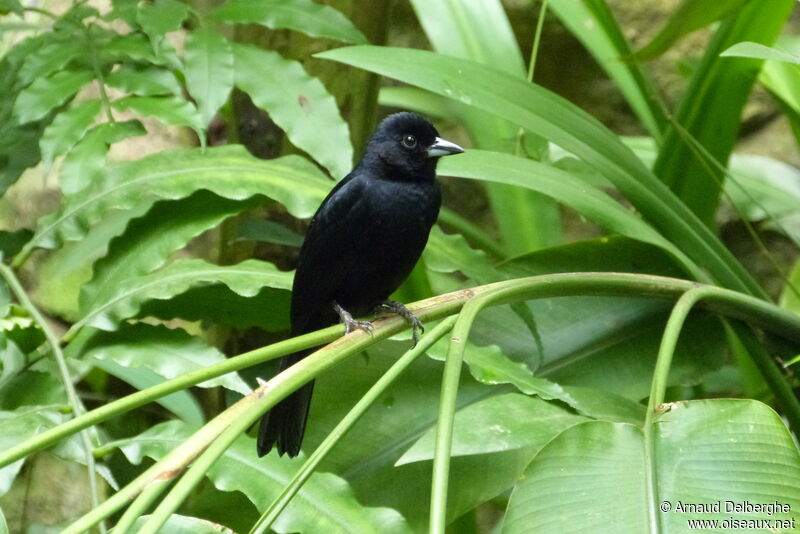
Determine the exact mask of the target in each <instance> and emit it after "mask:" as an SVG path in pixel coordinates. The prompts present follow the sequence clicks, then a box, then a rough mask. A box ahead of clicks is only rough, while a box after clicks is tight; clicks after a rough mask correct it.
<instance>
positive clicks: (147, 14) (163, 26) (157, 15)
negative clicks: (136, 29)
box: [136, 0, 189, 39]
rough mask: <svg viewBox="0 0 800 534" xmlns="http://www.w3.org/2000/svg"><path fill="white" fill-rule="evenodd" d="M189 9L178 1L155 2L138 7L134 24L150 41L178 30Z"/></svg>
mask: <svg viewBox="0 0 800 534" xmlns="http://www.w3.org/2000/svg"><path fill="white" fill-rule="evenodd" d="M188 14H189V7H188V6H187V5H186V4H184V3H183V2H179V1H178V0H155V2H152V3H146V4H144V5H142V6H140V7H139V10H138V12H137V13H136V22H138V23H139V25H140V26H141V27H142V29H143V30H144V31H145V33H147V34H148V35H149V36H150V37H151V38H152V39H158V38H160V37H163V36H164V34H166V33H168V32H172V31H175V30H178V29H180V27H181V25H182V24H183V21H184V19H186V16H187V15H188Z"/></svg>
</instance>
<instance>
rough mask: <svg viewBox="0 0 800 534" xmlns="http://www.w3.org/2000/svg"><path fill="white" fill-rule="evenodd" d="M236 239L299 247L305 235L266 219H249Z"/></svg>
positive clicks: (238, 232)
mask: <svg viewBox="0 0 800 534" xmlns="http://www.w3.org/2000/svg"><path fill="white" fill-rule="evenodd" d="M235 240H236V241H245V240H250V241H260V242H262V243H274V244H276V245H286V246H289V247H299V246H300V245H302V244H303V236H301V235H300V234H298V233H296V232H293V231H292V230H289V229H288V228H286V227H285V226H283V225H280V224H278V223H276V222H272V221H268V220H266V219H249V220H247V221H244V222H242V224H241V225H240V226H239V228H238V231H237V234H236V239H235Z"/></svg>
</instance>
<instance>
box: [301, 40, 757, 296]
mask: <svg viewBox="0 0 800 534" xmlns="http://www.w3.org/2000/svg"><path fill="white" fill-rule="evenodd" d="M317 57H323V58H327V59H334V60H336V61H340V62H343V63H347V64H350V65H353V66H356V67H360V68H365V69H367V70H370V71H373V72H377V73H379V74H383V75H386V76H392V77H395V78H398V79H401V80H403V81H405V82H407V83H410V84H412V85H417V86H419V87H422V88H424V89H428V90H430V91H433V92H435V93H439V94H443V95H445V96H448V97H449V98H453V99H457V100H460V101H462V102H467V103H470V104H471V105H474V106H476V107H479V108H481V109H483V110H485V111H489V112H491V113H494V114H497V115H499V116H501V117H503V118H504V119H506V120H508V121H511V122H514V123H516V124H518V125H519V126H522V127H523V128H525V129H527V130H531V131H536V132H537V133H539V134H540V135H542V136H543V137H545V138H547V139H551V140H552V141H553V142H554V143H556V144H558V145H560V146H561V147H563V148H565V149H566V150H568V151H570V152H572V153H573V154H575V155H576V156H578V157H579V158H581V159H583V160H584V161H585V162H586V163H588V164H589V165H591V166H592V167H594V168H596V169H597V170H598V171H599V172H600V173H601V174H602V175H603V176H604V177H605V178H607V179H608V180H610V181H612V182H613V183H614V184H615V185H616V186H617V188H618V189H619V191H620V192H621V193H622V194H623V195H624V196H625V197H626V198H627V199H628V200H629V201H630V202H631V203H632V204H633V205H634V207H635V208H636V209H638V210H639V211H640V212H641V213H642V214H643V215H644V217H645V218H646V219H647V220H649V221H650V222H651V223H652V224H653V225H654V226H656V228H657V229H658V230H659V231H660V232H661V233H662V234H663V235H664V236H665V237H666V238H667V239H668V240H670V241H671V242H673V243H674V244H675V245H677V246H678V248H680V249H681V250H682V251H684V252H685V253H686V254H687V255H689V257H690V258H691V259H692V260H693V263H694V264H695V265H694V266H693V267H692V273H693V276H697V277H699V278H704V277H705V276H706V275H705V274H703V273H701V271H700V269H699V267H698V266H699V265H702V266H703V269H705V270H707V271H708V273H710V274H711V276H713V277H714V279H715V280H717V281H718V282H719V283H721V284H723V285H725V286H726V287H730V288H732V289H737V290H742V291H746V292H748V293H751V294H755V295H763V291H762V290H761V289H760V288H759V286H758V284H757V283H756V282H755V281H754V280H753V279H752V277H751V276H750V275H749V274H748V273H747V271H745V269H744V268H743V267H742V266H741V264H740V263H739V262H738V261H737V260H736V258H735V257H734V256H733V255H732V254H731V253H730V251H729V250H728V249H727V248H725V246H724V245H722V243H720V241H719V240H718V239H717V238H716V237H715V236H714V235H713V234H712V233H711V232H710V231H709V229H708V228H706V227H705V226H704V225H703V224H702V223H701V222H700V221H699V220H698V219H697V217H696V216H694V214H693V213H692V212H691V211H690V210H689V209H687V208H686V206H685V205H684V204H683V203H682V202H681V201H680V200H678V199H677V198H676V197H675V196H674V195H673V194H672V193H671V192H670V191H669V190H668V189H667V188H666V187H664V185H663V184H662V183H661V182H660V181H659V180H658V179H657V178H656V177H655V176H654V175H653V174H652V173H651V172H650V171H649V170H648V169H647V168H646V167H645V166H644V165H643V164H642V162H641V161H640V160H639V159H638V158H637V157H636V156H635V155H634V154H633V153H632V152H631V151H630V149H628V148H627V147H625V146H624V145H623V144H622V143H621V142H620V141H619V139H618V138H617V137H616V136H615V135H614V134H613V133H611V132H610V131H609V130H608V129H607V128H605V127H604V126H603V125H601V124H600V123H599V122H598V121H597V120H595V119H594V118H592V117H590V116H589V115H588V114H586V113H585V112H583V111H581V110H580V109H578V108H576V107H575V106H574V105H572V104H570V103H569V102H567V101H566V100H564V99H563V98H561V97H559V96H557V95H554V94H552V93H550V92H549V91H546V90H545V89H542V88H540V87H538V86H536V85H534V84H529V83H526V82H525V81H524V80H520V79H517V78H515V77H513V76H509V75H506V74H505V73H503V72H501V71H498V70H495V69H492V68H489V67H485V66H482V65H478V64H476V63H473V62H470V61H463V60H459V59H456V58H451V57H444V56H441V55H437V54H433V53H431V52H426V51H422V50H411V49H398V48H390V47H369V46H352V47H346V48H338V49H335V50H329V51H326V52H322V53H320V54H317ZM451 159H455V158H451ZM445 161H446V160H445ZM443 163H444V162H443ZM443 166H444V165H443Z"/></svg>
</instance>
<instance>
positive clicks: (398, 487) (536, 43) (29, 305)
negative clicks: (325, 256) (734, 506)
mask: <svg viewBox="0 0 800 534" xmlns="http://www.w3.org/2000/svg"><path fill="white" fill-rule="evenodd" d="M397 4H398V5H396V6H395V7H394V11H392V12H391V13H390V11H389V10H388V8H387V7H386V5H384V4H383V3H381V2H369V1H361V0H336V1H330V2H326V3H324V4H323V3H316V2H314V1H312V0H225V1H220V2H210V3H209V2H201V1H199V0H197V1H191V2H182V1H179V0H154V1H138V0H112V2H111V3H110V5H109V6H105V7H102V8H100V7H93V6H94V3H93V2H84V1H81V2H74V3H72V4H69V5H63V6H62V5H60V4H58V3H56V2H53V5H50V3H49V2H45V3H44V4H43V5H42V6H37V7H31V6H32V4H29V2H27V1H24V0H0V194H2V195H3V198H2V199H0V222H2V225H3V226H2V228H3V230H2V231H0V258H2V259H3V262H2V263H0V277H1V280H0V423H2V430H0V534H5V533H7V532H26V533H28V532H30V533H34V532H44V531H48V532H49V531H50V530H46V529H48V528H51V529H55V530H56V531H63V532H69V533H76V534H77V533H81V532H95V531H99V532H105V531H107V530H109V529H112V528H113V532H114V533H115V534H122V533H126V532H140V533H155V532H170V533H181V532H193V533H204V532H220V531H225V532H227V531H235V532H253V533H255V532H279V533H283V532H302V533H325V534H329V533H343V534H354V533H381V534H383V533H413V532H430V533H433V534H443V533H446V532H447V533H453V534H472V533H475V534H477V533H490V532H491V533H495V532H497V533H500V532H502V533H504V534H520V533H529V532H530V533H533V532H548V533H558V534H561V533H573V532H574V533H579V532H600V533H603V532H611V533H615V534H616V533H631V534H641V533H643V532H648V533H676V532H685V531H687V530H688V528H689V527H688V524H687V521H688V520H691V519H707V520H718V521H719V522H720V523H721V525H718V526H716V527H712V528H716V531H720V532H725V531H728V530H731V531H733V530H735V527H734V526H731V524H728V525H727V526H726V525H725V524H722V522H723V521H726V520H727V521H730V520H731V519H736V520H745V521H746V520H770V521H772V522H773V523H771V525H770V528H773V529H774V531H777V532H789V531H794V530H796V529H798V528H800V526H798V525H792V524H791V523H792V521H800V450H798V447H797V441H796V439H797V435H798V432H800V401H799V400H798V395H797V390H798V387H800V384H798V379H797V377H796V376H795V367H797V365H799V364H800V357H798V356H797V354H798V348H800V316H798V313H799V312H800V292H799V289H798V288H800V263H795V264H794V266H792V262H795V260H796V256H797V247H798V246H800V230H799V228H800V227H798V225H797V220H798V217H799V216H800V171H798V170H797V169H796V168H795V167H793V166H791V165H789V164H787V163H785V162H782V161H777V160H775V159H772V158H770V157H766V156H763V155H752V154H747V153H744V152H743V151H741V150H740V145H739V141H740V140H741V138H742V137H743V123H744V122H745V121H744V119H743V116H745V113H746V105H747V104H748V102H752V101H753V98H754V94H755V95H760V96H759V98H761V99H766V98H769V99H770V102H769V104H768V105H769V106H771V108H770V109H774V110H775V111H773V112H771V118H770V120H776V119H780V120H786V121H787V122H788V125H789V126H788V127H787V131H789V132H791V133H789V134H786V135H795V136H796V139H795V143H800V100H798V97H797V95H798V94H800V75H799V74H798V73H799V72H800V71H799V70H798V65H800V48H798V47H797V44H798V41H797V39H796V37H793V35H792V32H791V26H790V23H789V22H788V21H789V18H790V15H791V14H792V10H793V9H795V5H796V2H795V1H794V0H773V1H771V2H770V6H769V9H765V8H764V3H763V2H757V1H753V0H751V1H745V0H683V2H676V3H675V7H674V10H673V11H672V13H671V14H670V15H669V16H668V17H664V19H663V20H661V21H659V24H657V26H658V29H656V30H654V31H653V33H652V36H651V38H650V39H649V40H648V42H646V43H645V42H638V43H636V44H632V43H631V42H629V41H628V38H627V37H626V36H628V35H629V32H628V31H626V30H627V28H626V27H624V25H621V24H620V23H619V22H618V20H619V19H618V17H617V16H616V14H615V12H614V11H613V10H612V9H611V8H610V7H609V6H608V5H606V3H605V1H604V0H569V1H566V0H564V1H561V0H559V1H552V2H549V3H548V2H547V1H544V2H529V3H525V2H522V3H519V2H515V3H514V6H508V5H506V6H504V5H502V4H501V2H500V0H480V1H479V2H478V1H475V2H467V1H463V2H462V1H456V0H449V1H444V0H443V1H440V2H432V1H429V0H412V1H411V2H408V3H407V4H408V5H405V4H406V3H404V2H398V3H397ZM401 4H402V5H401ZM518 4H522V7H520V5H518ZM512 7H513V9H512ZM523 8H524V9H523ZM395 11H397V12H402V13H405V14H406V15H412V14H413V15H415V19H414V21H413V22H409V21H408V20H405V21H403V20H402V17H397V18H396V19H395V17H394V16H393V15H392V13H394V12H395ZM512 12H513V13H514V14H515V17H518V16H519V13H520V12H522V13H523V14H524V17H525V18H524V20H522V21H519V20H516V19H513V20H510V19H509V14H510V13H512ZM512 22H513V23H514V24H512ZM401 23H402V24H406V25H407V26H413V28H412V30H409V28H408V27H405V30H408V31H417V32H419V33H420V35H421V34H423V33H424V36H425V37H426V38H427V42H428V43H429V44H430V46H429V47H428V48H429V49H428V50H425V49H422V48H424V47H423V46H420V47H416V48H411V47H406V46H403V47H400V46H394V44H395V43H394V42H393V41H392V38H391V34H392V32H389V31H388V30H389V29H394V26H393V25H395V24H396V25H397V27H398V28H400V25H401ZM548 25H549V26H551V27H558V28H560V29H562V30H564V29H565V30H566V31H568V32H570V33H571V34H572V36H573V37H572V38H573V39H577V41H579V42H580V43H581V44H582V46H583V47H584V48H585V50H586V51H587V52H588V53H589V54H591V56H593V57H594V59H595V61H596V64H597V65H596V66H594V67H592V68H595V69H602V71H603V72H604V76H607V78H608V80H610V82H611V84H613V87H614V91H615V94H617V95H619V98H620V99H622V100H624V102H625V105H626V106H627V107H626V110H625V111H624V112H625V113H628V115H629V116H630V117H632V120H633V121H634V122H635V125H634V129H635V131H637V132H639V133H640V134H641V135H639V136H637V137H631V136H625V135H620V134H618V133H615V131H613V130H612V129H611V128H609V127H608V126H606V125H605V124H604V122H601V120H599V119H598V118H596V117H594V116H593V115H592V114H590V113H589V112H587V111H585V110H584V109H582V108H581V107H580V106H578V105H576V104H574V103H572V102H571V101H570V100H568V99H567V98H565V96H563V95H559V94H558V92H557V91H555V90H552V89H548V88H545V87H544V86H543V85H540V84H538V83H537V81H538V80H539V74H538V73H539V72H540V69H541V68H542V62H543V61H544V60H545V59H547V58H544V57H543V54H544V53H545V52H544V51H543V50H544V48H545V45H546V44H547V39H548V35H550V34H549V33H548ZM520 28H523V29H520ZM400 29H401V30H402V29H403V28H400ZM698 32H701V33H703V34H704V35H706V37H707V39H701V42H702V43H703V48H702V49H700V50H698V52H697V55H696V57H694V58H692V59H693V60H687V61H679V60H677V59H674V58H675V56H674V55H673V56H669V54H670V52H671V51H674V50H676V49H678V48H679V47H680V46H681V43H682V42H683V40H685V39H690V38H695V37H696V36H697V35H698ZM387 33H388V35H389V37H390V38H389V39H388V41H387ZM523 35H524V36H526V38H527V39H528V42H523V41H525V39H523V38H522V37H521V36H523ZM394 39H396V40H397V42H403V43H404V45H407V44H408V43H409V42H413V39H409V40H405V41H404V40H402V39H398V38H397V36H395V37H394ZM523 50H524V51H525V54H523ZM528 51H530V56H529V59H526V55H527V53H528ZM669 57H672V58H673V59H669ZM653 60H657V61H660V62H662V64H668V65H669V68H670V69H671V71H677V70H680V71H681V72H683V73H684V74H685V76H686V80H685V89H684V90H681V91H680V92H679V93H678V94H677V95H676V96H675V97H674V98H672V99H665V98H664V97H663V96H662V95H663V93H664V88H663V87H661V86H660V79H659V78H658V77H656V76H654V75H653V74H652V70H651V69H650V68H649V65H650V63H649V62H651V61H653ZM551 61H552V58H551ZM555 63H556V65H558V66H559V69H561V70H563V71H565V72H566V71H567V70H569V69H581V68H583V67H586V68H588V67H587V63H586V61H584V63H580V62H576V63H572V62H571V61H567V60H561V59H559V58H557V59H556V60H555ZM380 80H383V82H380ZM767 95H768V96H767ZM668 100H671V101H669V102H667V101H668ZM379 105H382V106H384V108H403V109H410V110H416V111H419V112H422V113H425V114H427V115H429V116H431V118H433V119H434V120H436V121H437V124H439V125H440V126H441V127H442V129H447V130H449V132H452V133H454V134H455V135H456V137H457V138H459V137H460V139H458V140H459V142H461V141H462V140H463V141H464V144H465V145H467V146H468V147H469V148H468V150H467V152H466V153H465V154H463V155H460V156H456V157H453V158H446V159H444V160H443V161H442V162H441V164H440V167H439V174H440V175H441V176H442V177H443V178H442V181H443V182H445V183H446V185H447V188H446V192H447V193H448V194H447V195H446V201H447V202H446V206H445V208H444V209H443V211H442V214H441V216H440V224H439V225H438V226H436V227H434V229H433V231H432V233H431V238H430V241H429V243H428V247H427V249H426V251H425V253H424V255H423V258H422V260H421V261H420V263H419V264H418V266H417V268H416V269H415V270H414V272H413V274H412V276H411V277H410V279H409V280H408V281H407V282H406V283H405V284H404V286H403V287H402V288H401V289H400V290H399V291H398V294H397V295H396V298H397V299H399V300H402V301H404V302H407V303H409V308H410V309H412V311H414V312H415V313H417V314H418V316H419V317H420V319H422V320H423V321H424V322H425V324H426V333H425V335H424V336H423V337H422V340H421V342H420V344H419V345H418V346H416V347H414V348H411V343H410V337H411V336H410V332H408V331H407V325H406V324H405V322H404V321H403V320H401V319H400V318H398V317H383V318H379V319H377V320H376V322H375V326H376V329H375V332H374V334H373V335H369V334H366V333H364V332H360V331H359V332H355V333H353V334H351V335H350V336H348V337H347V338H345V339H344V340H342V341H341V342H339V343H335V344H332V345H328V346H325V347H324V348H322V349H320V350H319V351H317V352H316V353H314V354H312V355H311V356H309V357H308V358H306V359H305V360H303V361H302V362H301V363H300V364H298V365H296V366H294V367H292V368H291V369H289V370H287V371H286V372H284V373H281V374H280V375H278V376H274V370H275V366H274V365H273V363H274V362H273V360H275V359H276V358H279V357H280V356H282V355H285V354H289V353H292V352H295V351H297V350H300V349H303V348H308V347H314V346H319V345H320V344H324V343H328V342H330V341H333V340H335V339H338V338H339V337H341V335H342V334H343V327H342V326H335V327H331V328H327V329H325V330H321V331H319V332H314V333H311V334H307V335H304V336H300V337H297V338H292V339H286V338H287V334H286V331H287V328H288V312H289V310H288V307H289V296H290V295H289V291H290V289H291V284H292V272H291V270H289V268H290V267H291V266H292V263H293V261H294V260H293V258H294V257H295V254H296V247H297V246H298V244H299V243H300V235H301V234H302V232H303V229H304V223H303V222H302V221H303V220H305V219H307V218H308V217H310V216H311V215H312V214H313V213H314V210H315V209H316V208H317V206H318V205H319V203H320V202H321V201H322V199H323V198H324V196H325V194H326V193H327V192H328V191H329V190H330V188H331V186H332V185H333V183H334V181H333V180H332V179H340V178H342V177H343V176H344V175H345V174H346V173H347V172H348V171H349V169H350V168H351V167H352V163H353V158H354V156H357V154H358V153H359V152H360V150H361V148H362V147H363V144H364V140H365V135H366V132H367V131H369V130H370V129H371V128H372V126H373V125H374V124H375V120H376V118H377V117H378V114H379V112H381V113H382V112H383V111H385V109H379ZM620 113H623V112H620ZM603 119H606V120H607V119H608V118H607V117H603ZM159 132H160V133H161V134H160V135H161V137H159V136H158V135H159ZM164 132H170V133H171V135H172V137H171V138H170V137H167V136H166V135H165V134H164ZM145 136H146V137H145ZM140 138H141V139H145V140H147V142H146V143H142V144H135V143H138V142H139V141H141V139H140ZM220 145H224V146H220ZM143 147H144V148H143ZM256 156H258V157H256ZM331 178H332V179H331ZM476 191H477V193H476ZM475 197H477V203H476V199H475ZM465 199H466V200H465ZM35 217H38V220H36V221H35V223H34V221H33V219H34V218H35ZM734 226H735V227H736V228H740V229H741V232H740V233H741V234H742V235H739V236H738V237H736V238H735V239H731V238H730V236H728V235H727V232H726V230H727V229H729V228H731V227H734ZM587 228H588V230H587ZM576 236H578V237H576ZM743 236H744V237H743ZM774 242H779V243H780V244H781V251H782V252H781V253H780V254H779V253H777V252H776V251H775V250H774V249H773V248H772V247H771V246H770V245H769V243H774ZM742 244H744V245H745V246H746V247H750V248H754V249H756V250H757V251H758V253H757V256H758V261H757V262H755V263H754V262H752V261H749V260H748V262H747V264H746V265H745V264H744V263H743V261H742V254H741V253H740V252H739V251H740V250H741V246H742ZM784 249H791V252H790V253H787V252H785V250H784ZM754 265H756V267H755V268H754ZM765 273H766V274H765ZM257 377H260V378H264V379H267V378H268V380H267V381H266V382H264V381H261V380H258V379H257ZM315 377H316V379H317V386H316V390H315V394H314V403H313V405H312V410H311V415H310V418H309V422H308V430H307V434H306V439H305V442H304V448H303V452H304V455H301V456H300V457H298V458H295V459H288V458H279V457H278V456H277V455H275V454H274V453H273V454H270V455H267V456H266V457H264V458H257V456H256V446H255V439H254V438H253V437H251V436H252V435H253V431H252V425H253V424H254V423H255V422H256V421H258V419H259V418H260V417H261V415H262V414H263V413H264V412H265V411H266V410H268V409H269V408H270V407H271V406H273V405H275V404H276V403H277V402H278V401H280V400H281V399H282V398H284V397H285V396H286V395H288V394H289V393H291V392H292V391H294V390H295V389H297V388H298V387H300V386H301V385H302V384H304V383H306V382H307V381H309V380H310V379H312V378H315ZM45 473H47V474H46V475H45ZM718 501H721V502H722V503H723V505H722V506H721V509H720V510H718V511H708V512H706V513H697V514H693V513H689V512H682V511H681V510H680V509H679V508H677V507H676V505H677V504H678V503H690V504H704V503H715V502H718ZM725 501H731V502H733V503H743V502H745V501H747V502H749V503H752V504H766V503H780V504H781V505H787V506H788V507H789V508H788V509H781V510H778V511H777V513H771V514H769V515H768V514H767V513H765V512H760V511H757V510H756V511H753V510H752V509H749V510H744V511H742V510H738V511H730V510H726V508H725V505H724V503H725ZM43 502H47V503H54V502H55V503H58V504H57V505H52V506H44V505H43V504H42V503H43ZM665 503H667V504H666V505H665ZM665 506H666V507H665ZM667 508H668V510H667Z"/></svg>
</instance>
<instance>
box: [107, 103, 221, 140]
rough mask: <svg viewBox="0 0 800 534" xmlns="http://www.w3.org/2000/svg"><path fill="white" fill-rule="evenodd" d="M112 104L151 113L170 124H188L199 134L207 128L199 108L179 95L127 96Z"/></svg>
mask: <svg viewBox="0 0 800 534" xmlns="http://www.w3.org/2000/svg"><path fill="white" fill-rule="evenodd" d="M111 105H112V106H113V107H114V108H116V109H119V110H123V111H124V110H132V111H134V112H136V113H138V114H140V115H151V116H153V117H155V118H157V119H158V120H159V121H161V122H163V123H164V124H166V125H168V126H188V127H190V128H192V129H193V130H195V131H196V132H198V135H201V132H202V131H203V130H204V129H205V125H204V124H203V118H202V117H201V116H200V113H199V112H198V111H197V108H195V107H194V106H193V105H192V104H190V103H189V102H187V101H186V100H184V99H183V98H180V97H177V96H162V97H157V96H135V95H134V96H126V97H123V98H120V99H119V100H115V101H114V102H112V103H111Z"/></svg>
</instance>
